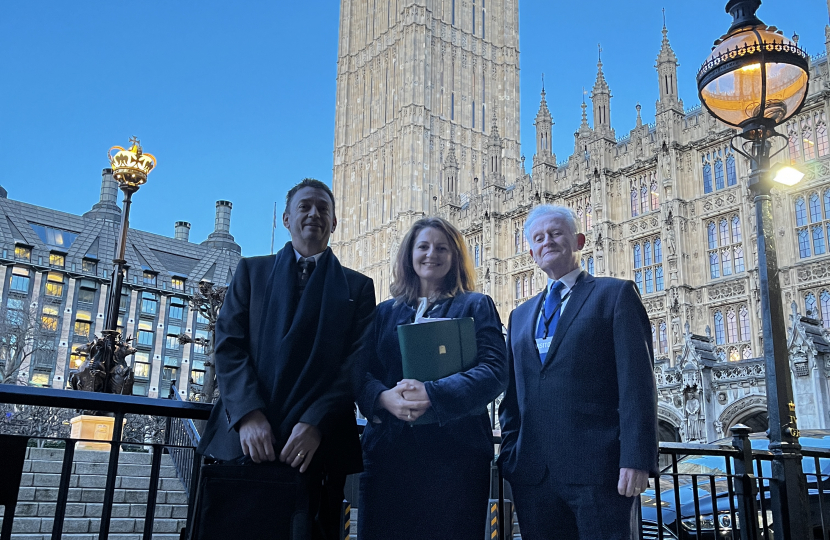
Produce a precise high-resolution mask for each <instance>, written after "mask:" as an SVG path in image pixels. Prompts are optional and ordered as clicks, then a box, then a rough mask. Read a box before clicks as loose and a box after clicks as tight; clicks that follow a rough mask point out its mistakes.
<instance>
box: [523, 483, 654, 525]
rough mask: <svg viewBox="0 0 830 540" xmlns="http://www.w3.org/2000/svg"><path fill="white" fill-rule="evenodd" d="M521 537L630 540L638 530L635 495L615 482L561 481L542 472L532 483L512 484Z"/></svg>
mask: <svg viewBox="0 0 830 540" xmlns="http://www.w3.org/2000/svg"><path fill="white" fill-rule="evenodd" d="M511 487H512V489H513V502H514V503H515V505H516V514H517V516H518V518H519V527H520V528H521V530H522V538H523V539H524V540H550V539H551V538H555V539H556V540H600V539H601V540H631V539H632V538H637V537H638V536H637V535H636V534H635V535H632V533H634V532H635V531H636V530H637V525H636V524H637V523H638V520H637V516H636V514H635V510H636V509H637V508H638V507H637V505H635V504H634V500H635V497H624V496H622V495H620V494H619V493H617V486H616V485H610V484H607V485H582V484H563V483H561V482H558V481H556V479H553V478H551V477H550V473H549V472H548V473H545V478H544V480H542V482H541V483H540V484H538V485H535V486H528V485H521V484H512V485H511Z"/></svg>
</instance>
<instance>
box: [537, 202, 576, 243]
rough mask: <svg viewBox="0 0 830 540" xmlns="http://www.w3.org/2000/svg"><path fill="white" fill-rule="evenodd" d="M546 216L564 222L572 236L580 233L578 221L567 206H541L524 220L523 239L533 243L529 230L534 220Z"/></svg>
mask: <svg viewBox="0 0 830 540" xmlns="http://www.w3.org/2000/svg"><path fill="white" fill-rule="evenodd" d="M548 216H550V217H556V218H560V219H562V220H564V221H565V223H567V224H568V225H569V228H570V229H571V232H572V233H573V234H574V235H576V234H579V233H580V232H581V231H580V223H579V219H578V218H577V216H576V212H574V211H573V209H571V208H568V207H567V206H559V205H558V204H541V205H539V206H537V207H536V208H534V209H533V210H531V211H530V213H529V214H528V215H527V219H526V220H525V238H527V241H528V242H533V239H532V238H531V237H530V229H531V228H532V227H533V224H534V223H535V222H536V220H538V219H540V218H543V217H548Z"/></svg>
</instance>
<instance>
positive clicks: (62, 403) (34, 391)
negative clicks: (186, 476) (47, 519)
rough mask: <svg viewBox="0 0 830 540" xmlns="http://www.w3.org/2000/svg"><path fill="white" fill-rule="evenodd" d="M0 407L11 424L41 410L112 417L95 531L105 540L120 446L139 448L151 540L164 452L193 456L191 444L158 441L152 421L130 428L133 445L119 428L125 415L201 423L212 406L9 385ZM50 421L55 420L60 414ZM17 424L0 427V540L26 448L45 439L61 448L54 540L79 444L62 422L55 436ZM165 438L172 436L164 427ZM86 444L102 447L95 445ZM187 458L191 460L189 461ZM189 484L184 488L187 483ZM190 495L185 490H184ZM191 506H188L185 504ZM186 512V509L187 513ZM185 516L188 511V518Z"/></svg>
mask: <svg viewBox="0 0 830 540" xmlns="http://www.w3.org/2000/svg"><path fill="white" fill-rule="evenodd" d="M0 404H2V405H3V407H4V410H5V411H6V412H5V413H4V416H5V418H7V419H13V418H14V417H15V415H21V416H25V415H24V414H23V413H24V412H25V410H26V409H27V408H34V409H37V410H41V409H44V408H45V409H49V410H53V409H66V410H91V411H97V412H99V413H103V414H107V415H109V416H113V417H114V420H115V423H114V429H113V435H112V438H111V439H110V441H111V442H115V441H118V444H111V445H110V450H109V460H108V465H107V474H106V484H105V487H104V493H103V504H102V507H101V516H100V528H99V531H98V538H99V540H106V538H107V537H108V536H109V530H110V521H111V518H112V508H113V499H114V493H115V485H116V478H117V474H118V461H119V455H120V453H121V448H122V445H123V446H125V447H126V446H133V447H136V446H138V447H141V448H142V449H148V448H149V450H150V451H151V453H152V460H151V465H150V484H149V489H148V493H147V505H146V512H145V517H144V531H143V538H144V539H145V540H150V539H151V538H152V534H153V523H154V517H155V510H156V499H157V494H158V488H159V476H160V470H161V458H162V454H163V452H164V450H165V448H166V449H167V450H168V451H171V450H172V451H182V452H190V453H191V456H192V452H193V450H194V448H193V445H192V441H191V440H181V441H180V440H178V439H177V440H172V439H171V440H165V438H166V436H165V437H159V436H158V435H159V434H158V433H157V431H158V430H157V428H156V427H155V426H156V424H157V422H155V421H149V422H148V423H147V426H148V427H146V428H138V429H135V432H136V433H138V436H137V437H136V438H134V439H133V440H129V441H128V440H124V439H122V434H123V432H124V430H123V428H122V425H123V424H124V420H125V416H128V415H130V416H133V417H135V416H146V417H148V418H153V417H166V418H168V419H190V420H194V419H196V420H205V419H207V418H208V417H209V415H210V410H211V407H212V406H211V405H206V404H202V403H191V402H186V401H175V400H169V399H153V398H144V397H135V396H121V395H112V394H97V393H92V392H80V391H68V390H57V389H51V388H31V387H21V386H12V385H0ZM51 416H56V417H60V415H59V414H53V415H51ZM21 424H25V422H22V423H16V424H10V425H13V426H14V427H15V429H11V430H3V429H2V427H3V424H2V423H0V453H2V455H3V467H2V468H0V471H2V472H0V505H3V506H4V507H5V511H4V517H3V527H2V530H0V540H8V539H10V538H11V531H12V526H13V521H14V513H15V507H16V504H17V500H18V493H19V487H20V479H21V476H22V471H23V466H24V461H25V458H26V448H27V446H29V441H30V440H31V439H33V438H37V439H41V440H46V441H48V442H49V443H50V444H52V445H63V446H64V449H63V459H62V468H61V474H60V485H59V487H58V490H57V502H56V505H55V514H54V520H53V525H52V538H53V540H58V539H60V538H61V535H62V534H63V526H64V518H65V517H66V506H67V502H68V497H69V491H70V490H69V486H70V477H71V476H72V464H73V459H74V456H75V445H76V443H77V442H81V441H82V439H72V438H70V437H69V436H68V435H67V433H66V432H65V429H64V426H62V425H61V424H62V423H59V424H58V425H57V426H56V430H55V435H54V436H53V435H49V434H47V435H46V436H43V435H42V434H40V433H36V434H34V435H32V434H27V433H26V432H25V430H24V429H23V426H22V425H21ZM166 431H167V436H169V435H170V434H171V432H173V431H174V429H172V428H171V427H170V423H168V426H167V429H166ZM89 442H102V441H100V440H96V441H89ZM191 459H193V458H192V457H191ZM197 461H198V460H195V459H194V460H193V461H192V464H193V468H192V470H193V471H195V472H196V474H195V475H194V474H192V473H191V476H190V480H191V482H195V481H197V480H198V468H197ZM191 482H189V483H191ZM186 488H188V489H189V491H190V492H191V493H193V492H194V491H195V489H191V486H190V485H186ZM189 506H191V507H192V505H189ZM188 510H190V508H189V509H188ZM189 515H190V512H188V517H189Z"/></svg>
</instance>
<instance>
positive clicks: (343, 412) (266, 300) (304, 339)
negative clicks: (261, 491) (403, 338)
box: [198, 242, 375, 474]
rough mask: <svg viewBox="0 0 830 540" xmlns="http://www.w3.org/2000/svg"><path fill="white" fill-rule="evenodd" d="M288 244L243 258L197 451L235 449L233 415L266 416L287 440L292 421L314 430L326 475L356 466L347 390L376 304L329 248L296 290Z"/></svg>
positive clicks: (280, 442)
mask: <svg viewBox="0 0 830 540" xmlns="http://www.w3.org/2000/svg"><path fill="white" fill-rule="evenodd" d="M297 273H298V267H297V263H296V260H295V255H294V249H293V246H292V244H291V243H290V242H289V243H288V244H286V246H285V247H284V248H283V249H282V250H280V251H279V252H278V253H277V254H276V255H270V256H264V257H252V258H244V259H242V260H241V261H240V262H239V266H238V267H237V270H236V273H235V274H234V277H233V280H232V282H231V284H230V287H229V288H228V292H227V294H226V296H225V301H224V304H223V305H222V309H221V311H220V312H219V319H218V320H217V323H216V347H215V359H216V378H217V381H218V383H219V390H220V393H221V396H220V398H219V401H217V402H216V405H214V407H213V412H212V413H211V417H210V419H209V420H208V424H207V427H206V428H205V434H204V435H203V436H202V440H201V443H200V445H199V448H198V452H200V453H202V454H204V455H208V456H212V457H215V458H218V459H224V460H229V459H233V458H236V457H238V456H241V455H242V447H241V445H240V442H239V433H238V431H237V429H236V427H237V424H238V422H239V421H240V420H241V419H242V417H244V416H245V415H246V414H248V413H249V412H251V411H253V410H256V409H260V410H262V411H263V412H264V413H265V416H266V417H267V418H268V420H269V422H270V423H271V427H272V430H273V433H274V436H275V438H276V439H277V442H276V444H275V449H276V451H277V453H279V451H280V450H281V449H282V447H283V446H284V445H285V442H286V441H287V440H288V437H289V436H290V434H291V430H292V429H293V428H294V426H295V425H296V424H297V422H304V423H307V424H311V425H314V426H317V427H318V428H320V431H321V433H322V436H323V437H322V442H321V446H320V448H319V450H318V452H317V454H315V456H314V460H315V462H316V461H318V458H317V456H318V455H319V456H321V458H320V461H322V462H323V464H324V465H326V467H327V470H328V471H330V472H339V473H345V474H349V473H354V472H359V471H360V470H362V458H361V449H360V440H359V438H358V432H357V424H356V422H355V417H354V393H355V387H356V386H357V384H358V382H359V377H360V373H361V372H362V368H363V366H364V365H365V355H366V354H367V353H368V351H369V348H370V347H371V345H370V339H371V326H372V325H371V322H372V317H373V314H374V308H375V291H374V286H373V283H372V280H371V279H370V278H368V277H366V276H364V275H363V274H360V273H358V272H355V271H353V270H350V269H348V268H344V267H342V266H341V265H340V263H339V261H338V260H337V257H335V256H334V254H333V253H332V252H331V250H330V249H329V250H326V252H325V253H324V255H323V256H322V257H321V258H320V259H319V261H318V262H317V267H316V269H315V270H314V272H312V274H311V277H310V278H309V280H308V283H307V285H306V288H305V291H304V292H303V294H302V296H300V297H299V299H298V297H297Z"/></svg>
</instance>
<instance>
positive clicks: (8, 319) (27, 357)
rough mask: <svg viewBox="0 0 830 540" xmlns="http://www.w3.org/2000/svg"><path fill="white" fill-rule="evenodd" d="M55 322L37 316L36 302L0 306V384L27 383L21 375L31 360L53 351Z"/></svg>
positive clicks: (54, 348) (38, 314) (22, 300)
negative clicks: (0, 362) (0, 363)
mask: <svg viewBox="0 0 830 540" xmlns="http://www.w3.org/2000/svg"><path fill="white" fill-rule="evenodd" d="M55 330H57V328H56V326H55V323H54V321H52V320H47V319H44V318H43V317H42V316H41V315H40V311H39V308H38V304H37V302H33V303H31V304H29V305H28V306H27V305H26V300H24V299H15V301H10V302H8V303H7V305H5V306H2V307H0V361H2V365H0V383H4V384H19V385H25V384H27V382H28V381H27V380H26V378H25V377H23V375H22V374H21V371H25V369H26V368H28V367H30V366H31V361H32V358H34V357H36V356H39V355H42V354H43V355H53V354H54V353H55V352H56V346H55V341H56V336H55Z"/></svg>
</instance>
